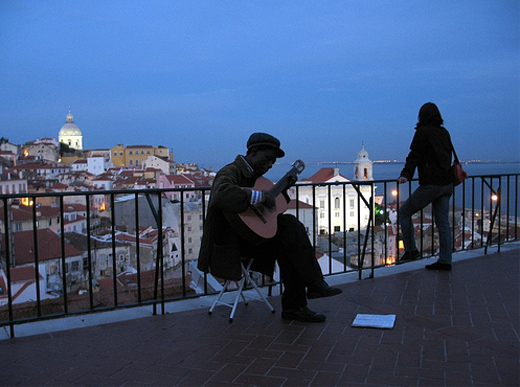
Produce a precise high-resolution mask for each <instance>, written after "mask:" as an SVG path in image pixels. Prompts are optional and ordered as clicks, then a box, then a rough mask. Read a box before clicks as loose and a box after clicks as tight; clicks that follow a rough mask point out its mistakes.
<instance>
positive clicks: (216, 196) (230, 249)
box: [197, 156, 275, 280]
mask: <svg viewBox="0 0 520 387" xmlns="http://www.w3.org/2000/svg"><path fill="white" fill-rule="evenodd" d="M257 177H258V176H255V175H253V173H252V172H251V171H250V170H249V169H248V165H247V163H246V161H245V160H244V158H243V157H242V156H237V157H236V158H235V161H233V162H232V163H230V164H228V165H226V166H224V167H223V168H222V169H221V170H220V171H219V172H218V173H217V176H216V177H215V180H214V182H213V185H212V188H211V197H210V200H209V204H208V213H207V216H206V222H205V224H204V232H203V235H202V243H201V247H200V252H199V260H198V265H197V266H198V268H199V269H200V270H202V271H203V272H205V273H212V274H213V275H214V276H215V277H218V278H224V279H231V280H238V279H240V277H241V268H240V259H241V258H245V257H251V255H255V254H251V252H255V251H256V252H259V251H260V250H261V249H259V248H257V247H255V246H252V245H248V244H247V243H246V242H245V241H244V240H243V239H241V238H239V236H238V235H237V233H236V231H235V229H234V228H233V227H232V226H231V225H230V223H229V222H228V221H227V219H226V216H225V213H226V212H228V213H240V212H244V211H246V210H247V209H248V208H249V203H250V202H249V201H250V198H249V195H248V193H247V192H245V191H244V190H243V189H242V188H241V187H253V186H254V184H255V181H256V178H257ZM244 250H246V251H247V253H245V251H244ZM252 258H255V257H254V256H253V257H252ZM274 263H275V256H274V254H266V255H265V256H262V259H256V260H255V261H254V264H253V269H254V270H255V271H259V272H261V273H263V274H266V275H268V276H272V274H273V270H274Z"/></svg>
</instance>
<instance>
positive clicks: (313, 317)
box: [282, 306, 327, 322]
mask: <svg viewBox="0 0 520 387" xmlns="http://www.w3.org/2000/svg"><path fill="white" fill-rule="evenodd" d="M282 318H283V319H284V320H296V321H303V322H323V321H325V320H326V319H327V317H325V316H324V315H323V314H318V313H316V312H313V311H312V310H310V309H309V308H308V307H306V306H302V307H301V308H298V309H290V310H284V311H282Z"/></svg>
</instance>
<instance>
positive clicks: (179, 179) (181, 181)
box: [166, 175, 195, 185]
mask: <svg viewBox="0 0 520 387" xmlns="http://www.w3.org/2000/svg"><path fill="white" fill-rule="evenodd" d="M166 178H167V179H168V180H169V181H170V183H173V184H174V185H195V183H194V182H193V181H192V180H191V179H190V178H188V177H186V176H184V175H166Z"/></svg>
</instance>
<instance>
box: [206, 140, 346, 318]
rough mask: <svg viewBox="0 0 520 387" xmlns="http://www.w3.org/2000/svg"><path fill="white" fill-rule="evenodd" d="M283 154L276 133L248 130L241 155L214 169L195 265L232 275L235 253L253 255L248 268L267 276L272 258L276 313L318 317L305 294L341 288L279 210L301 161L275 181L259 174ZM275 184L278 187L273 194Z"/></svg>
mask: <svg viewBox="0 0 520 387" xmlns="http://www.w3.org/2000/svg"><path fill="white" fill-rule="evenodd" d="M283 156H285V153H284V151H283V150H282V149H280V141H279V140H278V139H277V138H275V137H273V136H271V135H269V134H267V133H253V134H252V135H251V136H250V137H249V140H248V141H247V154H246V156H242V155H238V156H237V157H236V158H235V160H234V161H233V162H232V163H230V164H228V165H226V166H224V167H223V168H222V169H221V170H220V171H219V172H218V173H217V176H216V177H215V181H214V182H213V186H212V190H211V198H210V201H209V205H208V212H207V217H206V222H205V224H204V233H203V236H202V245H201V249H200V253H199V261H198V268H199V269H200V270H202V271H204V272H206V273H212V274H213V275H214V276H216V277H218V278H223V279H231V280H238V279H240V276H241V272H240V260H241V259H244V258H254V263H253V267H252V270H255V271H258V272H261V273H263V274H265V275H267V276H270V277H272V275H273V271H274V264H275V261H278V265H279V267H280V271H281V278H282V281H283V284H284V292H283V295H282V318H283V319H286V320H298V321H306V322H322V321H325V319H326V317H325V316H324V315H322V314H318V313H316V312H313V311H312V310H310V309H309V308H308V307H307V298H320V297H330V296H334V295H336V294H339V293H341V289H338V288H332V287H330V286H329V285H328V284H327V283H326V282H325V280H324V279H323V274H322V272H321V269H320V266H319V264H318V261H317V259H316V256H315V254H314V248H313V247H312V245H311V243H310V241H309V238H308V236H307V233H306V231H305V228H304V226H303V224H302V223H301V222H299V221H298V220H297V219H296V217H294V216H292V215H289V214H283V213H282V212H283V211H285V209H286V208H287V203H288V202H289V197H288V196H287V193H286V192H285V191H286V190H287V188H289V187H290V186H292V185H293V184H294V183H295V182H296V181H297V177H296V173H299V172H301V169H303V163H301V162H300V163H301V164H302V166H301V167H300V166H298V165H295V166H294V168H293V169H292V170H291V171H289V172H288V173H287V174H286V175H285V176H284V178H283V179H282V181H281V182H279V183H281V184H278V183H277V184H276V186H275V187H273V189H269V190H268V189H266V186H265V183H266V182H265V180H267V179H265V178H262V175H264V174H265V173H266V172H267V171H269V169H271V167H272V166H273V164H274V163H275V161H276V159H277V158H280V157H283ZM295 164H297V163H295ZM298 168H300V169H298ZM271 185H272V183H271ZM276 188H278V189H276ZM280 189H281V190H282V191H283V192H281V193H280V195H278V194H277V193H278V191H280ZM273 192H274V194H273ZM248 218H249V219H250V220H251V218H254V219H253V222H252V223H250V222H248V221H247V220H248ZM255 224H258V225H259V226H258V227H263V228H264V229H265V233H264V231H260V230H258V231H257V230H255V227H256V226H255ZM266 235H267V236H266Z"/></svg>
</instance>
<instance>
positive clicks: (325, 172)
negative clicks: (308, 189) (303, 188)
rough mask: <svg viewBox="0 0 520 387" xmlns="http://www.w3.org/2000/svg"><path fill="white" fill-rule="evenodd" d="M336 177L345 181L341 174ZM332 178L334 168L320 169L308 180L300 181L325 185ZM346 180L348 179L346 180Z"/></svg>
mask: <svg viewBox="0 0 520 387" xmlns="http://www.w3.org/2000/svg"><path fill="white" fill-rule="evenodd" d="M337 176H340V177H342V178H343V179H347V178H346V177H345V176H343V175H342V174H341V173H340V174H338V175H337ZM333 177H334V168H321V169H320V170H319V171H318V172H316V173H315V174H314V175H312V176H311V177H309V178H308V179H302V181H310V182H312V183H325V182H327V181H329V180H330V179H332V178H333ZM347 180H348V179H347Z"/></svg>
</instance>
